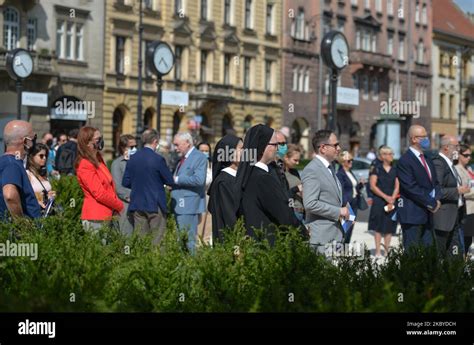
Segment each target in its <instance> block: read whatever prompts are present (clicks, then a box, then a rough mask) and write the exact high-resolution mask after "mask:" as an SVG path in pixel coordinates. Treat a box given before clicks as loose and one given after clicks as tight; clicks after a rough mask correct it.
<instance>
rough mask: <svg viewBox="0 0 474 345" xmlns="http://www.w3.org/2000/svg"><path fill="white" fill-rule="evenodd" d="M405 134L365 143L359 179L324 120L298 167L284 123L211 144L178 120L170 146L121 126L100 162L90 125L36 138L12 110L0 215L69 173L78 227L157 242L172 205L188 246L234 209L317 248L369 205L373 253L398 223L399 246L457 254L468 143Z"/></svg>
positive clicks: (47, 191) (34, 199)
mask: <svg viewBox="0 0 474 345" xmlns="http://www.w3.org/2000/svg"><path fill="white" fill-rule="evenodd" d="M286 134H287V133H286ZM137 139H140V140H139V141H140V142H141V146H142V147H140V148H139V147H138V145H137V142H138V140H137ZM407 139H408V141H409V148H408V149H407V151H406V152H405V153H404V154H403V155H402V157H401V158H400V159H399V161H398V163H397V164H396V166H394V164H393V162H394V152H393V150H392V149H391V148H390V147H388V146H381V147H379V148H378V150H377V151H376V152H373V154H374V157H373V158H374V159H373V162H372V165H371V168H370V174H369V179H368V181H366V180H365V179H358V178H357V177H356V175H355V174H354V173H353V171H352V163H353V156H352V155H351V153H350V152H348V151H343V150H342V149H341V145H340V143H339V141H338V138H337V136H336V134H335V133H334V132H332V131H330V130H319V131H316V132H315V133H314V135H313V138H312V147H313V150H314V154H313V159H312V160H311V161H310V162H309V163H308V164H307V165H306V166H305V167H304V169H302V170H298V169H297V168H298V166H299V163H300V160H301V158H302V149H301V148H300V147H299V146H298V145H295V144H289V143H288V138H287V135H285V131H275V130H273V129H272V128H270V127H268V126H266V125H262V124H259V125H256V126H253V127H251V128H250V129H249V130H248V131H247V133H246V134H245V137H244V138H239V137H237V136H235V135H233V134H227V135H225V136H224V137H223V138H221V139H220V140H219V141H218V142H217V143H216V145H215V147H214V148H212V147H211V145H210V144H209V143H207V142H200V143H198V144H197V145H196V143H195V142H194V139H193V137H192V136H191V134H190V133H187V132H182V133H177V134H176V135H175V136H174V138H173V141H172V146H171V145H170V143H168V142H167V141H165V140H163V139H160V136H159V133H158V132H157V131H156V130H155V129H147V130H145V131H144V132H143V133H142V135H141V137H140V138H135V137H134V136H133V135H130V134H124V135H122V136H121V137H120V140H119V142H118V152H119V156H118V157H117V158H115V159H114V160H113V162H112V164H111V167H110V170H109V168H108V167H107V165H106V163H105V161H104V159H103V156H102V151H103V149H104V139H103V136H102V134H101V132H100V130H99V129H98V128H93V127H90V126H85V127H82V128H80V129H78V130H73V131H71V132H70V133H69V134H68V135H65V134H61V135H59V136H58V137H57V138H53V136H52V135H51V134H50V133H46V134H44V135H43V136H42V138H41V143H36V140H37V135H36V134H35V133H34V131H33V128H32V126H31V124H30V123H28V122H25V121H20V120H14V121H11V122H9V123H7V125H6V126H5V129H4V141H5V154H4V155H3V156H2V157H0V183H1V189H0V194H1V195H0V217H1V220H2V221H10V220H11V219H13V218H16V217H30V218H39V217H42V216H44V215H45V212H47V211H46V210H47V207H48V204H49V203H52V202H53V201H54V199H55V196H56V191H54V190H52V184H51V181H50V180H51V179H57V178H61V176H62V175H75V176H77V180H78V182H79V185H80V186H81V189H82V191H83V193H84V203H83V206H82V212H81V220H82V224H83V227H84V229H85V230H86V231H91V232H96V231H97V230H98V229H99V228H101V227H102V226H103V225H104V224H108V225H110V226H115V227H117V228H119V229H120V231H121V232H122V233H123V234H125V235H127V236H130V235H131V234H132V233H133V232H134V231H136V232H138V233H139V234H141V235H151V238H152V242H153V244H154V245H157V246H158V245H160V243H161V242H162V240H163V236H164V235H165V232H166V229H167V226H166V224H167V220H168V218H169V217H170V216H171V215H173V217H174V218H175V220H176V223H177V225H178V228H179V230H180V232H179V234H180V236H182V235H183V234H185V236H186V238H185V240H186V245H187V248H188V250H189V251H190V252H191V253H194V252H195V250H196V247H197V246H198V245H199V244H200V243H207V244H210V245H212V244H213V243H215V242H218V241H222V240H223V237H224V231H223V230H225V229H228V228H230V229H232V228H233V227H234V225H235V223H236V222H237V220H238V219H239V218H240V217H242V218H243V222H244V225H245V229H246V234H247V235H248V236H250V237H253V238H255V239H257V240H263V239H266V240H268V242H269V243H270V245H273V244H274V241H275V237H276V234H277V232H281V231H285V229H286V228H288V227H290V226H291V227H295V228H297V229H299V231H300V233H301V236H303V237H304V238H306V239H307V240H308V242H309V244H310V245H311V246H312V247H313V248H314V249H315V250H316V251H318V252H321V253H324V252H325V251H326V249H327V247H328V246H329V245H332V244H333V243H334V242H336V243H350V242H351V238H352V232H353V229H354V222H353V220H354V217H357V213H358V212H360V211H363V210H366V209H368V208H369V205H371V208H370V215H369V224H368V227H369V229H371V230H374V231H375V256H376V258H380V257H382V253H384V254H385V255H387V254H388V252H389V250H390V242H391V238H392V236H393V235H394V234H395V233H396V230H397V226H398V224H400V226H401V229H402V238H403V247H404V248H405V249H409V248H412V247H417V246H432V245H434V246H435V247H436V249H437V250H438V253H439V254H440V255H441V256H465V255H467V253H468V251H469V247H470V246H471V243H472V236H473V235H474V183H473V181H474V173H473V171H472V170H471V169H470V168H469V162H470V158H471V153H472V152H471V149H470V147H469V146H467V145H465V144H459V142H458V140H457V138H456V137H453V136H449V135H445V136H444V137H442V139H441V143H440V147H439V153H437V154H435V155H433V156H431V155H427V154H425V153H424V152H425V151H426V150H429V149H430V148H431V143H430V140H429V136H428V133H427V132H426V129H425V128H423V127H422V126H419V125H413V126H411V127H410V129H409V131H408V138H407ZM168 193H169V194H170V199H171V204H170V205H168V203H167V194H168ZM169 206H170V207H169ZM346 222H348V224H350V225H349V226H344V224H345V223H346ZM209 224H211V225H212V226H208V225H209ZM209 228H212V231H208V229H209ZM382 238H383V240H384V243H383V247H384V248H385V250H384V251H383V252H382V250H381V246H382Z"/></svg>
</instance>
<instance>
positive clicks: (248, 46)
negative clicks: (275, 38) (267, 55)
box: [242, 43, 258, 57]
mask: <svg viewBox="0 0 474 345" xmlns="http://www.w3.org/2000/svg"><path fill="white" fill-rule="evenodd" d="M242 48H243V50H242V55H244V56H249V57H256V56H257V55H258V44H253V43H244V45H243V47H242Z"/></svg>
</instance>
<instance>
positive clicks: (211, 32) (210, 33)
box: [199, 22, 217, 41]
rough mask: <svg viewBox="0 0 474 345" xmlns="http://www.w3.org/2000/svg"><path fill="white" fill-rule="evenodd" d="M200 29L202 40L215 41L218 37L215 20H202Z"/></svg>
mask: <svg viewBox="0 0 474 345" xmlns="http://www.w3.org/2000/svg"><path fill="white" fill-rule="evenodd" d="M199 31H200V34H201V39H202V40H208V41H215V40H216V38H217V35H216V29H215V27H214V23H213V22H201V23H200V26H199Z"/></svg>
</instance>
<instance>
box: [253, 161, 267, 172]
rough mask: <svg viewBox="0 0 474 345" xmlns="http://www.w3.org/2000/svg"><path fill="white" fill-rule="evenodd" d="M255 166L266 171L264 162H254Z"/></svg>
mask: <svg viewBox="0 0 474 345" xmlns="http://www.w3.org/2000/svg"><path fill="white" fill-rule="evenodd" d="M255 166H256V167H259V168H260V169H262V170H265V171H266V172H268V165H266V164H265V163H262V162H257V163H255Z"/></svg>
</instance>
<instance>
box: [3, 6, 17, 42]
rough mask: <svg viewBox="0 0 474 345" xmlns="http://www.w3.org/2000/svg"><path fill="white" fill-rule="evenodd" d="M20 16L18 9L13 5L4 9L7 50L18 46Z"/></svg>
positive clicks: (4, 36)
mask: <svg viewBox="0 0 474 345" xmlns="http://www.w3.org/2000/svg"><path fill="white" fill-rule="evenodd" d="M19 18H20V17H19V15H18V11H17V10H16V9H14V8H13V7H7V8H6V9H5V10H3V46H4V47H5V48H6V49H7V50H12V49H15V48H16V47H17V44H18V34H19V31H20V29H19V28H20V22H19Z"/></svg>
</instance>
